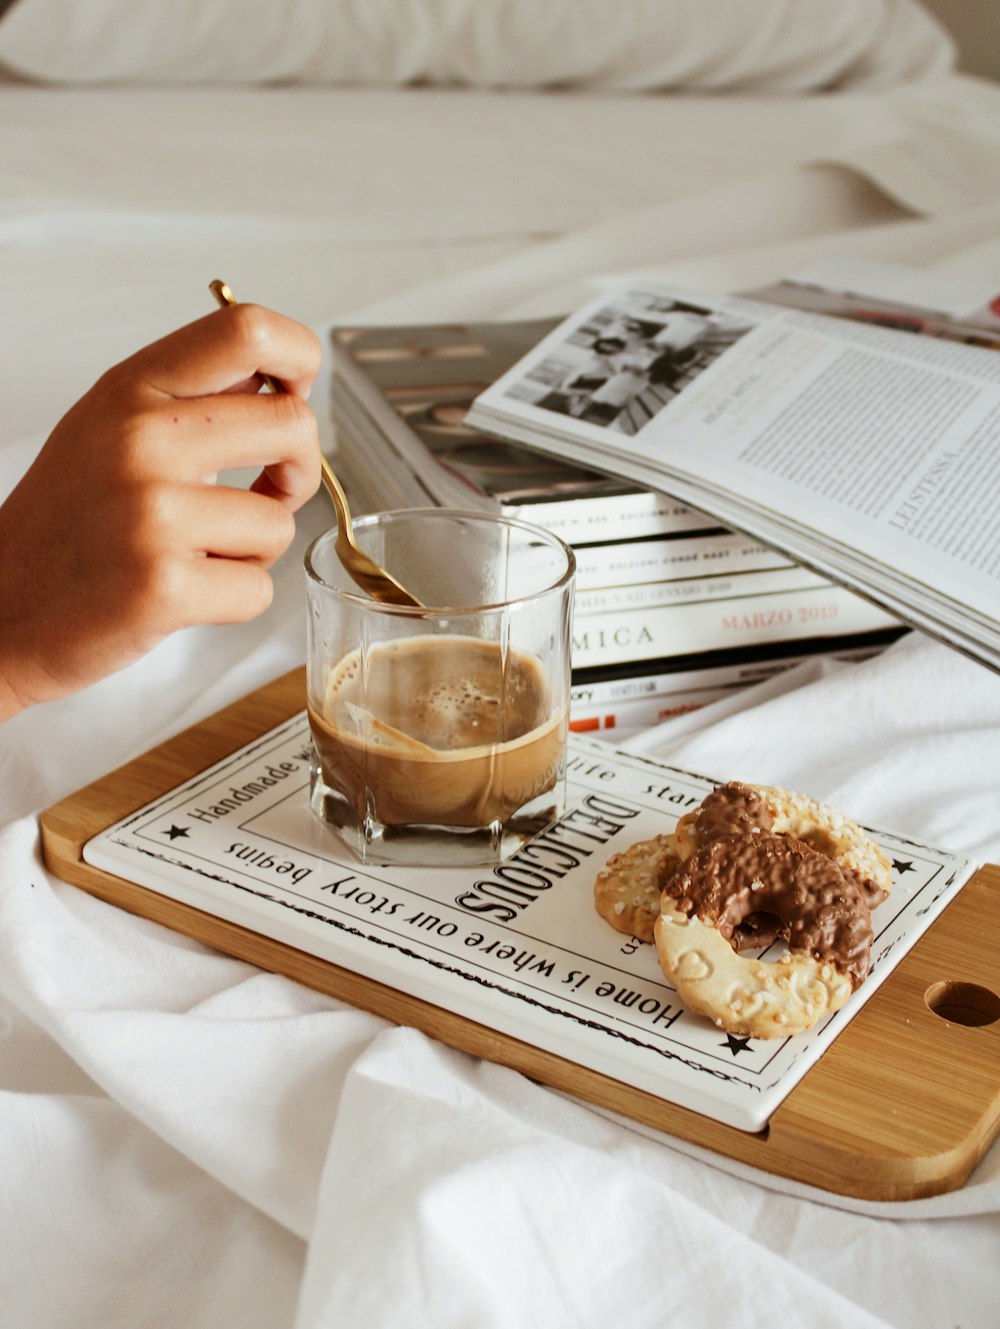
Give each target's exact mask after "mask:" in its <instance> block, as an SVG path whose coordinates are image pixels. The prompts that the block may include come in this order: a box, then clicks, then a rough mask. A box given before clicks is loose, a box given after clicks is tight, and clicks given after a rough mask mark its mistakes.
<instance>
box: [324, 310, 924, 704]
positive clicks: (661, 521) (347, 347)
mask: <svg viewBox="0 0 1000 1329" xmlns="http://www.w3.org/2000/svg"><path fill="white" fill-rule="evenodd" d="M555 327H556V321H555V320H530V321H518V322H489V323H478V324H447V325H438V324H420V325H414V326H405V327H370V326H369V327H354V326H352V327H336V328H334V329H333V330H332V333H331V343H332V355H331V359H332V372H333V379H332V403H333V416H334V427H335V437H336V462H337V470H338V473H339V474H340V476H341V478H342V480H343V482H344V484H345V485H346V487H347V489H348V493H349V495H350V497H351V501H352V506H353V507H355V508H356V509H357V511H358V512H359V513H360V512H366V511H381V510H385V509H388V508H397V507H414V506H449V507H466V508H477V509H485V510H491V511H500V512H503V513H505V514H507V515H511V516H517V517H521V518H523V519H524V520H527V521H531V522H534V523H536V524H538V525H541V526H544V527H546V528H547V529H549V530H551V531H554V532H555V533H556V534H558V535H560V536H561V537H562V538H563V539H564V540H565V541H566V542H567V543H568V544H570V545H571V546H572V547H573V549H574V551H575V553H576V557H577V568H578V573H577V592H576V600H575V605H574V630H573V693H572V724H573V726H574V728H576V729H578V730H581V729H595V728H612V727H615V728H622V727H628V728H634V727H642V726H644V725H647V724H651V723H655V722H656V721H657V720H659V719H662V718H664V717H666V716H668V715H672V714H676V713H677V712H679V711H684V710H688V709H692V708H694V707H697V706H700V705H702V704H704V703H705V702H708V701H712V700H715V699H717V698H719V697H722V696H725V695H726V694H727V693H729V692H730V691H732V690H734V689H737V688H740V687H743V686H745V685H746V684H748V683H751V682H757V681H760V680H761V679H764V678H767V677H769V676H770V675H772V674H774V673H776V672H778V671H779V670H782V669H785V668H788V667H789V666H790V665H792V664H794V663H796V662H798V661H800V660H802V659H804V658H807V657H809V656H812V655H815V654H818V653H826V654H835V655H838V656H840V657H842V658H849V659H857V658H864V657H865V656H868V655H871V654H873V653H874V652H876V651H878V650H880V649H881V648H882V647H883V646H884V645H886V644H887V643H888V642H889V641H892V640H895V638H896V637H898V636H899V635H900V634H901V632H902V631H903V630H904V629H903V628H902V626H901V625H900V623H899V622H898V620H897V619H896V618H895V617H893V616H892V615H890V614H887V613H886V612H884V611H883V610H880V609H878V608H876V607H874V606H872V605H871V604H870V603H868V602H867V601H865V600H863V599H860V598H859V597H858V596H856V595H854V594H852V593H851V592H850V591H848V590H845V589H843V588H842V587H840V586H838V585H835V584H834V583H832V582H831V581H830V580H829V579H828V578H827V577H825V576H822V575H820V574H818V573H817V572H815V571H813V570H810V569H808V568H805V567H803V566H801V564H799V563H797V562H796V561H794V560H793V559H791V558H789V557H788V556H786V555H784V554H780V553H776V552H775V551H774V549H772V548H770V547H769V546H767V545H765V544H764V543H762V542H760V541H758V540H756V539H754V538H753V537H750V536H748V535H746V534H743V533H740V532H738V531H736V530H733V529H731V528H730V527H727V526H724V525H722V524H721V523H720V522H719V520H718V519H717V518H716V517H714V516H706V515H705V513H703V512H702V511H699V510H698V509H697V508H695V507H693V506H691V505H689V504H688V503H686V502H683V501H681V500H679V499H677V498H674V497H670V496H668V495H667V494H666V493H665V492H662V491H661V490H659V489H657V488H652V487H650V486H649V485H647V484H644V483H641V482H637V481H635V480H623V479H621V478H620V477H615V476H612V475H608V474H601V473H599V472H598V471H596V470H593V469H590V468H589V467H588V466H586V465H583V464H580V463H578V462H574V461H570V460H566V459H564V458H562V457H553V456H551V455H546V454H545V453H544V452H540V451H538V450H537V449H535V448H534V447H531V446H526V445H525V444H524V443H522V442H518V441H515V440H503V439H499V438H497V437H495V436H490V435H489V434H487V433H485V432H483V431H482V430H481V429H477V428H474V427H472V426H471V425H470V424H469V422H468V420H467V418H466V417H467V414H468V411H469V408H470V406H471V404H472V402H473V400H474V399H476V398H477V397H480V395H481V394H482V393H483V391H484V390H485V389H486V388H488V387H489V386H490V385H491V384H492V383H494V382H495V381H496V380H498V379H500V378H502V377H503V376H504V375H505V374H507V373H508V372H509V371H510V370H511V368H512V366H514V365H515V364H517V363H518V362H519V361H520V360H521V359H522V358H523V357H524V356H525V355H527V354H528V353H530V352H531V350H532V348H534V347H537V346H538V345H539V343H541V342H543V341H544V339H545V338H546V337H548V336H551V335H552V333H553V330H554V328H555ZM608 336H609V341H608V342H607V345H606V349H607V350H608V352H609V353H610V354H612V355H613V354H615V353H616V349H617V343H616V342H614V341H613V337H614V332H613V330H612V331H611V332H609V334H608ZM577 368H578V369H579V371H580V372H579V373H574V378H575V379H576V380H577V382H576V384H575V385H574V387H573V391H574V392H582V393H589V396H590V398H591V400H593V399H594V398H595V397H596V398H597V404H598V406H600V402H601V394H600V392H599V385H597V384H596V376H594V377H593V378H592V380H591V382H590V386H589V387H588V382H587V379H588V373H589V372H590V370H591V369H592V368H595V367H594V366H590V365H589V364H584V363H580V364H578V365H575V366H574V369H577ZM545 372H546V373H547V372H548V370H546V371H545ZM688 372H689V373H690V374H692V375H693V374H694V363H693V361H690V360H689V364H688ZM581 384H582V386H581ZM595 385H596V386H595ZM555 390H556V388H555V386H553V391H555ZM670 391H671V390H670V388H669V387H668V385H667V384H666V383H654V384H653V386H652V390H651V391H647V392H646V393H645V394H643V397H644V400H645V401H646V403H647V404H648V405H650V406H651V405H652V404H653V403H655V402H661V403H662V402H663V401H665V400H667V399H668V397H669V395H670ZM605 396H607V394H605ZM605 409H607V408H606V407H605Z"/></svg>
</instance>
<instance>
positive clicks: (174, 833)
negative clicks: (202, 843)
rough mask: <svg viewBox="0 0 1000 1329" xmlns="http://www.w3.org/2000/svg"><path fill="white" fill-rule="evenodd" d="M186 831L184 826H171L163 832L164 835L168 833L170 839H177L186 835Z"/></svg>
mask: <svg viewBox="0 0 1000 1329" xmlns="http://www.w3.org/2000/svg"><path fill="white" fill-rule="evenodd" d="M187 833H188V828H187V827H186V826H171V827H170V829H169V830H166V831H164V832H163V834H164V835H169V836H170V838H171V840H177V839H179V838H180V837H181V836H186V835H187Z"/></svg>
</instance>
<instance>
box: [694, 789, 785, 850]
mask: <svg viewBox="0 0 1000 1329" xmlns="http://www.w3.org/2000/svg"><path fill="white" fill-rule="evenodd" d="M771 825H772V822H771V814H770V813H769V812H768V810H767V808H766V807H765V806H764V800H763V798H762V797H761V796H760V794H759V793H758V792H757V790H756V789H751V788H750V786H749V785H746V784H740V782H739V781H738V780H730V782H729V783H728V784H721V785H719V786H718V787H717V788H715V789H713V790H712V792H711V793H710V794H708V795H707V796H706V797H705V798H704V799H703V800H702V803H701V806H700V807H699V809H698V812H697V815H696V817H695V822H694V833H695V839H696V840H697V842H698V844H700V845H702V844H708V843H709V841H710V840H718V839H719V837H720V836H723V835H760V834H762V833H764V832H765V831H769V830H770V829H771Z"/></svg>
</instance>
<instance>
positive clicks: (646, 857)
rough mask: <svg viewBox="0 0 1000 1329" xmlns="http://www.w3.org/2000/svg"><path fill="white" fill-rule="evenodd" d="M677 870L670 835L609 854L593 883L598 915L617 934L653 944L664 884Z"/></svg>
mask: <svg viewBox="0 0 1000 1329" xmlns="http://www.w3.org/2000/svg"><path fill="white" fill-rule="evenodd" d="M676 867H677V855H676V853H675V852H674V844H673V836H671V835H657V836H654V837H653V839H651V840H638V841H636V843H635V844H630V845H629V846H628V848H627V849H623V850H621V852H620V853H617V854H612V855H611V857H610V858H609V859H608V861H607V863H606V864H605V866H604V867H603V868H602V869H601V870H600V872H598V874H597V878H596V880H595V881H594V905H595V907H596V909H597V912H598V913H599V914H600V916H601V917H602V918H603V919H604V920H605V922H607V923H610V924H611V926H612V927H613V928H615V929H617V931H619V932H624V933H626V934H627V935H628V936H630V937H638V938H639V940H640V941H652V940H653V924H654V923H655V922H656V919H657V916H658V915H659V912H660V894H661V892H662V890H663V883H664V882H665V881H666V880H667V879H668V878H669V877H670V874H671V873H672V872H673V871H674V869H675V868H676Z"/></svg>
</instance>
